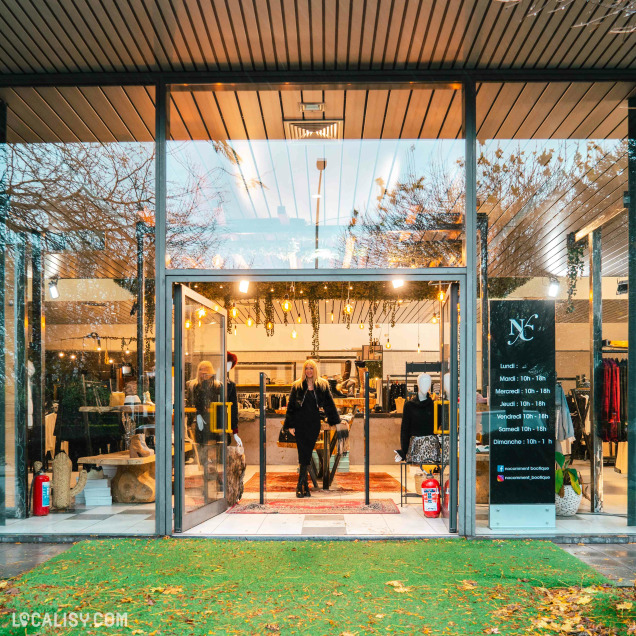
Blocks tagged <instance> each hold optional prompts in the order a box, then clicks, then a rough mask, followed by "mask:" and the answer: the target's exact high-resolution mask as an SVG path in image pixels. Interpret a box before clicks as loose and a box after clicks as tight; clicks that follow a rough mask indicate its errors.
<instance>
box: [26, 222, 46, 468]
mask: <svg viewBox="0 0 636 636" xmlns="http://www.w3.org/2000/svg"><path fill="white" fill-rule="evenodd" d="M31 270H32V272H33V275H32V279H31V280H32V285H31V358H30V359H31V361H32V362H33V380H32V382H31V387H32V389H31V399H32V402H33V430H32V432H31V435H32V438H31V444H30V447H29V452H30V456H29V462H30V463H31V464H32V463H33V462H34V461H41V462H43V463H44V453H45V435H44V369H45V361H44V355H45V344H44V343H45V339H44V338H45V336H44V257H43V254H42V236H41V235H40V234H37V233H34V234H32V235H31Z"/></svg>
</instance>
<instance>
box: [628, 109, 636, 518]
mask: <svg viewBox="0 0 636 636" xmlns="http://www.w3.org/2000/svg"><path fill="white" fill-rule="evenodd" d="M627 166H628V168H627V170H628V175H629V190H628V197H629V201H628V203H627V210H628V212H627V214H628V225H629V230H628V235H629V239H628V244H627V249H628V258H629V300H628V303H629V310H628V311H629V318H628V320H629V323H628V332H627V333H628V336H627V337H628V344H629V348H628V354H627V360H628V362H627V366H628V370H627V382H628V387H627V408H628V415H627V419H628V426H627V525H628V526H635V525H636V350H635V349H634V347H636V98H634V97H632V98H631V99H629V100H628V109H627Z"/></svg>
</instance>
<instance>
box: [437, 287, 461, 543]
mask: <svg viewBox="0 0 636 636" xmlns="http://www.w3.org/2000/svg"><path fill="white" fill-rule="evenodd" d="M449 302H450V306H449V308H450V334H449V335H450V347H449V352H448V356H449V367H450V368H449V370H448V371H449V373H450V377H451V385H450V392H449V395H448V414H449V420H450V421H449V424H448V427H449V435H450V437H449V440H448V441H449V446H450V450H451V452H450V457H449V461H448V479H449V482H450V501H449V502H448V506H449V508H448V511H449V519H448V529H449V530H450V532H457V384H458V382H457V380H458V368H457V345H458V341H457V335H458V334H457V327H458V325H457V304H458V303H459V286H458V285H457V283H453V284H452V285H451V289H450V299H449ZM443 382H444V378H443V377H442V378H441V383H442V386H443ZM442 412H443V409H442ZM442 477H443V473H442ZM442 485H443V484H442Z"/></svg>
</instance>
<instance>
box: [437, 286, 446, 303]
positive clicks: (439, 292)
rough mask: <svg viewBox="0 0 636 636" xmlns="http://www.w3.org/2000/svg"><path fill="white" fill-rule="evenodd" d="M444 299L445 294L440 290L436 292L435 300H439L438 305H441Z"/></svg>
mask: <svg viewBox="0 0 636 636" xmlns="http://www.w3.org/2000/svg"><path fill="white" fill-rule="evenodd" d="M445 298H446V294H445V293H444V292H443V291H442V290H441V289H440V290H439V291H438V292H437V300H439V302H440V303H443V302H444V299H445Z"/></svg>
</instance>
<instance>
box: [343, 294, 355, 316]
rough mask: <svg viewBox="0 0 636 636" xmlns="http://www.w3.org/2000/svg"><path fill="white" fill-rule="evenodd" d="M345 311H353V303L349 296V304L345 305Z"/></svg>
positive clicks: (349, 312)
mask: <svg viewBox="0 0 636 636" xmlns="http://www.w3.org/2000/svg"><path fill="white" fill-rule="evenodd" d="M344 310H345V313H347V314H351V312H352V311H353V305H352V304H351V303H350V302H349V299H348V298H347V304H346V305H345V308H344Z"/></svg>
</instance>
